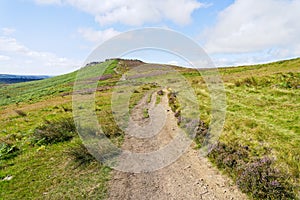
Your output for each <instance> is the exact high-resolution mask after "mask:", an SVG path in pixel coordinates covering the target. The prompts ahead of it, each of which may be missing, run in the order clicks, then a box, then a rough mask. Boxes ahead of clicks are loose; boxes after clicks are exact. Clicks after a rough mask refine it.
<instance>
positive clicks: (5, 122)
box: [0, 59, 300, 199]
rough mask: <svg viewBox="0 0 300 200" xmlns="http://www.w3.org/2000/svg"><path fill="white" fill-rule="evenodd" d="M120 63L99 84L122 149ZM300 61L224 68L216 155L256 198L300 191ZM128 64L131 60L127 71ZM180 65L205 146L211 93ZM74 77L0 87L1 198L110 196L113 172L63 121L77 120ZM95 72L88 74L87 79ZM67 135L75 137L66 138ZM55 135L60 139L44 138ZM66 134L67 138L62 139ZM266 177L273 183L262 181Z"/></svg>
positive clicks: (104, 111)
mask: <svg viewBox="0 0 300 200" xmlns="http://www.w3.org/2000/svg"><path fill="white" fill-rule="evenodd" d="M122 62H125V61H122ZM123 64H124V63H123ZM117 65H118V62H117V61H113V62H112V64H111V65H110V66H109V67H108V69H107V70H106V72H105V73H104V75H105V76H103V77H101V78H100V79H101V80H100V81H99V82H98V91H97V92H96V95H95V110H96V114H97V116H98V119H99V123H100V124H101V125H102V128H103V130H104V133H105V135H106V136H107V137H109V138H110V139H111V140H112V141H113V142H114V143H115V144H117V145H118V146H120V145H121V144H122V142H123V139H124V135H123V132H122V130H120V129H119V128H118V127H117V125H116V123H115V122H114V117H113V113H112V110H111V108H110V106H111V95H112V92H113V87H114V86H115V85H116V83H117V81H118V80H119V79H120V76H121V75H120V74H116V73H115V71H114V69H115V68H116V67H117V68H118V67H119V66H117ZM125 65H126V63H125V64H124V66H125ZM299 65H300V59H293V60H288V61H280V62H275V63H270V64H265V65H254V66H244V67H234V68H223V69H220V75H221V77H222V79H223V80H224V85H225V90H226V95H227V113H226V121H225V125H224V130H223V133H222V135H221V138H220V143H219V145H218V146H216V147H215V148H214V149H213V150H214V151H215V153H213V151H212V153H211V155H210V159H211V161H212V162H213V163H214V164H215V165H216V166H217V167H219V168H220V170H222V171H224V173H227V174H228V175H229V176H230V177H232V179H233V180H235V181H236V183H237V184H238V185H239V187H240V188H241V189H242V190H243V191H244V192H246V193H248V194H249V197H250V198H254V199H276V198H277V199H278V198H279V199H280V198H286V199H288V198H291V197H292V196H291V195H297V194H299V187H300V184H299V178H300V177H299V174H300V156H299V155H300V153H299V152H300V125H299V116H300V110H299V107H300V89H299V87H300V68H299ZM91 67H97V66H91ZM129 67H130V66H129V65H128V66H127V65H126V69H127V68H128V69H129ZM119 68H120V67H119ZM123 68H124V67H123ZM176 70H178V71H179V72H180V73H181V74H183V76H184V77H185V78H186V80H187V81H188V82H189V83H190V84H191V85H192V87H193V88H194V89H195V93H196V94H197V97H198V99H199V102H200V105H199V107H200V118H201V122H202V123H203V124H202V125H200V130H201V131H200V132H201V134H199V135H200V136H199V137H196V140H197V142H198V145H199V146H201V142H202V141H203V137H205V135H206V134H207V131H206V130H207V128H208V125H209V123H210V120H211V115H210V113H211V111H210V107H211V103H210V96H209V91H208V89H207V87H206V85H205V82H204V80H203V78H202V77H201V76H200V75H199V73H198V71H196V70H192V69H185V68H176ZM119 71H120V70H119ZM75 76H76V72H74V73H71V74H67V75H63V76H58V77H53V78H50V79H46V80H41V81H35V82H27V83H18V84H12V85H1V88H0V120H1V128H0V141H1V142H0V143H1V146H0V156H1V159H0V179H4V178H6V177H10V176H11V177H12V179H11V180H5V181H2V180H0V199H40V198H43V199H62V198H66V199H103V198H105V197H106V192H107V181H108V180H109V178H110V171H111V169H109V168H108V167H106V166H103V165H101V164H99V163H98V162H95V161H94V160H93V159H92V157H90V155H89V154H88V152H86V149H84V148H83V146H82V145H80V140H79V138H78V137H77V136H76V134H74V132H73V129H72V128H71V127H68V126H65V125H66V124H68V123H65V122H64V120H62V119H72V98H71V94H72V87H73V83H74V80H75ZM93 76H94V74H87V78H89V77H90V78H91V77H92V78H95V77H93ZM155 89H157V88H156V86H155V84H154V85H151V84H148V85H141V86H140V87H138V88H137V89H136V90H137V91H136V92H134V93H133V95H132V96H131V99H130V108H133V107H134V105H136V104H137V103H138V102H139V101H140V100H141V98H142V97H143V96H144V95H145V94H147V93H151V92H152V91H155ZM175 95H176V94H175ZM149 96H150V95H149ZM170 97H171V96H169V98H170ZM150 98H151V97H149V98H148V99H147V101H148V102H149V100H150ZM172 99H173V102H171V104H170V105H172V110H173V111H174V112H175V113H176V112H178V111H180V105H178V102H177V101H176V98H171V101H172ZM160 100H161V97H160V95H156V103H158V102H160ZM147 113H148V111H147ZM178 114H179V115H180V113H178ZM144 115H145V116H146V110H144ZM70 130H72V131H70ZM41 133H43V134H41ZM44 133H45V134H44ZM68 133H71V137H66V138H64V136H65V135H67V136H68ZM55 134H57V135H56V136H55V137H54V139H49V140H48V139H43V138H47V137H48V136H47V135H49V136H51V137H52V136H54V135H55ZM37 136H38V137H37ZM46 136H47V137H46ZM61 136H62V138H63V139H59V140H56V139H57V138H61ZM51 137H49V138H51ZM32 138H38V139H37V140H36V141H40V143H38V144H39V145H36V143H32ZM45 141H49V142H45ZM264 159H265V160H264ZM241 166H243V170H241ZM251 169H256V170H251ZM263 174H264V175H265V177H267V179H269V181H265V182H262V181H261V179H260V177H262V176H261V175H263ZM257 175H258V176H257ZM251 177H259V178H255V179H254V178H253V179H251ZM250 180H251V181H250ZM260 183H263V184H260ZM264 188H267V189H266V190H265V189H264ZM287 190H288V191H290V192H291V193H286V191H287ZM267 194H269V196H268V195H267ZM281 194H285V195H286V196H284V197H283V196H280V195H281ZM272 195H273V196H272ZM276 195H277V196H276ZM289 195H290V196H289ZM296 198H299V197H296Z"/></svg>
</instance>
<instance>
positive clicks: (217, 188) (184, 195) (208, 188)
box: [108, 93, 247, 200]
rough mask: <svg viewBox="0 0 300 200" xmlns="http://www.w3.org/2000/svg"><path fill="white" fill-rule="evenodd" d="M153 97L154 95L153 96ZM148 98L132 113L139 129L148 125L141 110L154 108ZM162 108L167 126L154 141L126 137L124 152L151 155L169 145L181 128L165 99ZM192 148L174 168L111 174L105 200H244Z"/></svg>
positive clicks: (114, 172)
mask: <svg viewBox="0 0 300 200" xmlns="http://www.w3.org/2000/svg"><path fill="white" fill-rule="evenodd" d="M154 94H155V93H154ZM147 98H148V97H147V96H145V97H144V98H143V99H142V100H141V102H140V103H139V104H138V105H137V106H136V107H135V108H134V109H133V110H132V114H131V115H132V119H133V120H135V121H136V122H138V124H140V125H146V124H147V123H149V119H143V117H142V116H143V115H142V112H143V109H144V108H148V109H149V110H151V107H153V106H155V103H153V101H154V102H155V99H156V96H155V95H152V101H151V102H152V103H150V104H147ZM161 105H162V106H163V108H164V109H165V111H166V116H167V117H166V122H165V125H164V127H163V128H162V129H161V131H160V132H159V133H158V134H157V135H156V136H154V137H152V138H148V139H138V138H136V137H132V136H130V135H126V136H125V140H124V144H123V146H122V148H123V149H126V150H130V151H132V152H151V151H154V150H157V149H159V148H161V147H163V146H165V145H166V144H168V143H169V142H170V141H171V140H172V139H173V138H174V136H176V134H177V133H179V131H180V128H179V127H178V126H177V120H176V118H175V117H174V113H173V112H172V111H171V109H170V107H169V105H168V99H167V96H166V95H164V97H163V98H162V101H161ZM193 146H194V144H192V145H191V146H190V147H189V148H188V150H187V151H186V152H185V153H184V154H183V155H182V156H181V157H180V158H179V159H178V160H177V161H175V162H174V163H173V164H171V165H169V166H167V167H164V168H162V169H159V170H157V171H154V172H147V173H128V172H121V171H116V170H114V171H113V173H112V179H111V181H110V183H109V190H108V193H109V194H108V199H120V200H126V199H134V200H137V199H155V200H160V199H161V200H165V199H197V200H199V199H226V200H227V199H238V200H242V199H247V197H246V195H244V194H242V193H241V192H240V191H239V190H238V188H237V187H236V186H235V185H234V184H233V183H232V181H231V180H230V179H229V178H227V177H225V176H224V175H222V174H220V173H219V171H218V170H217V169H215V168H214V167H212V166H211V164H210V163H209V161H208V160H207V159H206V158H203V157H199V153H198V151H197V150H194V149H193Z"/></svg>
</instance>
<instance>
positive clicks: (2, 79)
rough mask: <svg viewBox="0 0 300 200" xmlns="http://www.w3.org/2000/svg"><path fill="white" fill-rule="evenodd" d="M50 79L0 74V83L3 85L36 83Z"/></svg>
mask: <svg viewBox="0 0 300 200" xmlns="http://www.w3.org/2000/svg"><path fill="white" fill-rule="evenodd" d="M46 78H50V76H27V75H26V76H25V75H23V76H22V75H9V74H0V83H3V84H12V83H21V82H28V81H37V80H42V79H46Z"/></svg>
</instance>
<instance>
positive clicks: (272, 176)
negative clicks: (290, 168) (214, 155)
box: [236, 157, 296, 199]
mask: <svg viewBox="0 0 300 200" xmlns="http://www.w3.org/2000/svg"><path fill="white" fill-rule="evenodd" d="M272 164H273V160H272V159H270V158H268V157H265V158H261V159H257V160H255V161H252V162H250V163H248V164H246V165H245V168H244V170H243V171H242V173H241V174H240V176H238V177H237V181H236V182H237V185H238V186H239V188H240V189H241V190H242V191H243V192H245V193H249V194H251V196H252V197H254V198H255V199H295V198H296V197H295V195H294V194H293V187H292V186H291V185H290V184H289V183H288V182H287V181H286V179H287V176H286V175H285V174H283V173H282V172H280V171H279V170H276V169H274V168H273V167H272Z"/></svg>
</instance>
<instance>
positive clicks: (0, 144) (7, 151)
mask: <svg viewBox="0 0 300 200" xmlns="http://www.w3.org/2000/svg"><path fill="white" fill-rule="evenodd" d="M19 152H20V149H19V148H18V147H17V145H15V144H12V143H10V142H7V141H4V140H1V141H0V160H8V159H10V158H13V157H15V156H17V155H18V154H19Z"/></svg>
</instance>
